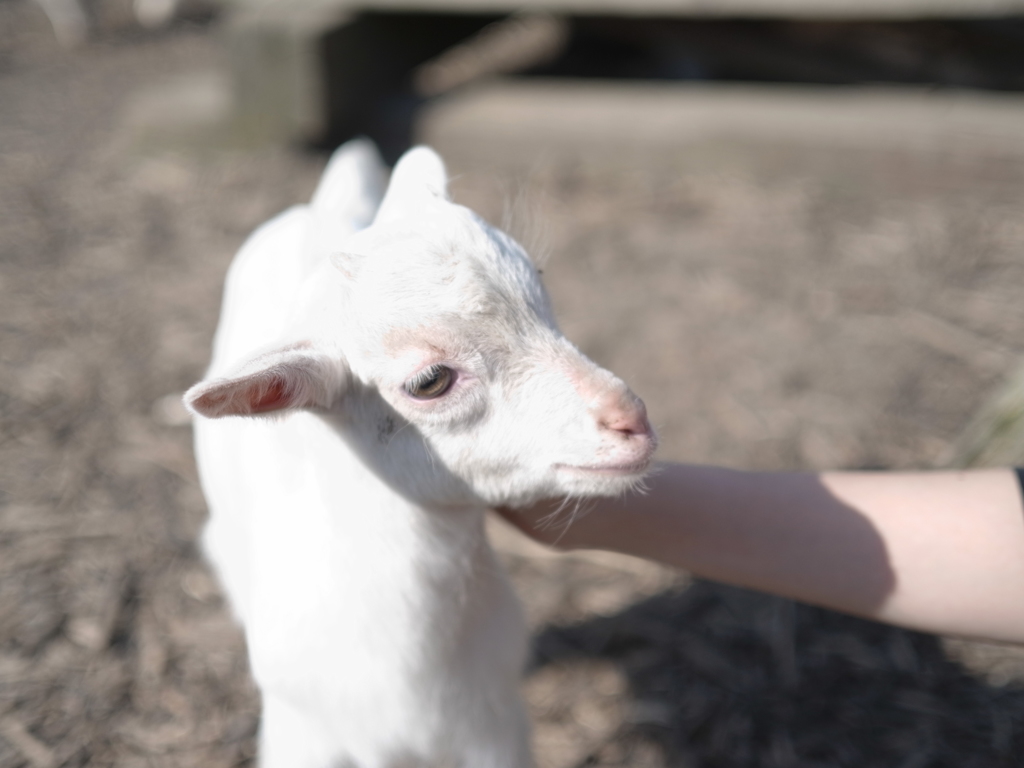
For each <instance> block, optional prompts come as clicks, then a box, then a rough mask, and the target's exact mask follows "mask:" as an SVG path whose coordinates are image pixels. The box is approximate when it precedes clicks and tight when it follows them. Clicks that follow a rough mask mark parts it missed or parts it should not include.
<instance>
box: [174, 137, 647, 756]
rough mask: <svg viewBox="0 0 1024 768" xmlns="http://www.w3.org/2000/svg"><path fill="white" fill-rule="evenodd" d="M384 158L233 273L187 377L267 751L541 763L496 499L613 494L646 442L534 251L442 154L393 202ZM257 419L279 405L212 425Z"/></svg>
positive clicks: (358, 166)
mask: <svg viewBox="0 0 1024 768" xmlns="http://www.w3.org/2000/svg"><path fill="white" fill-rule="evenodd" d="M381 177H382V168H381V166H380V163H379V160H378V159H377V156H376V152H375V150H374V149H373V147H372V145H370V144H369V143H367V142H352V143H350V144H348V145H346V146H345V147H343V148H342V149H340V150H339V151H338V153H337V154H336V155H335V157H334V158H333V159H332V161H331V164H330V166H329V167H328V169H327V171H326V172H325V174H324V178H323V180H322V181H321V184H320V187H319V188H318V189H317V192H316V194H315V196H314V197H313V201H312V204H311V205H310V206H308V207H306V206H301V207H297V208H293V209H291V210H289V211H287V212H286V213H284V214H282V215H281V216H279V217H278V218H276V219H274V220H272V221H271V222H269V223H268V224H266V225H264V226H263V227H261V228H260V229H259V230H257V232H256V233H255V234H254V235H253V236H252V238H251V239H250V240H249V242H248V243H246V245H245V246H244V247H243V248H242V250H241V252H240V253H239V255H238V257H237V258H236V259H235V262H234V264H233V265H232V267H231V271H230V272H229V274H228V279H227V286H226V290H225V297H224V308H223V314H222V317H221V323H220V327H219V329H218V332H217V338H216V342H215V345H214V357H213V363H212V366H211V368H210V372H209V376H208V378H207V379H206V380H205V381H203V382H201V383H199V384H197V385H196V386H195V387H193V388H192V389H191V390H189V392H188V393H187V394H186V402H187V404H188V406H189V407H190V408H191V409H192V410H193V411H194V412H195V413H196V414H198V415H199V416H202V417H206V418H200V419H198V420H197V421H196V423H195V428H196V454H197V457H198V461H199V467H200V471H201V475H202V481H203V487H204V489H205V491H206V495H207V499H208V501H209V505H210V510H211V513H212V519H211V522H210V524H209V527H208V528H207V530H206V533H205V541H204V543H205V547H206V551H207V553H208V555H209V558H210V560H211V561H212V562H213V564H214V566H215V567H216V569H217V571H218V574H219V576H220V577H221V579H222V581H223V583H224V585H225V588H226V591H227V593H228V595H229V597H230V600H231V604H232V607H233V608H234V611H235V613H236V614H237V616H238V618H239V619H240V620H241V622H242V623H243V624H244V626H245V630H246V636H247V639H248V643H249V651H250V657H251V663H252V668H253V673H254V675H255V678H256V681H257V683H258V684H259V687H260V690H261V692H262V695H263V724H262V729H261V746H260V749H261V764H262V766H264V768H329V767H330V768H349V767H353V768H528V767H529V766H531V765H532V764H533V763H532V759H531V755H530V748H529V728H528V724H527V720H526V717H525V714H524V707H523V704H522V701H521V699H520V696H519V693H518V687H519V678H520V674H521V671H522V667H523V663H524V656H525V652H526V632H525V627H524V623H523V620H522V618H521V615H520V611H519V607H518V604H517V602H516V600H515V597H514V596H513V594H512V591H511V589H510V587H509V585H508V583H507V580H506V578H505V576H504V575H503V573H502V570H501V568H500V567H499V565H498V563H497V561H496V559H495V556H494V553H493V552H492V550H491V549H490V547H489V545H488V544H487V541H486V539H485V536H484V526H483V518H484V512H485V509H486V507H487V506H489V505H513V506H514V505H519V504H525V503H528V502H531V501H534V500H537V499H540V498H543V497H552V496H557V495H569V496H586V495H592V494H617V493H621V492H623V491H624V490H626V489H627V488H629V487H630V486H631V485H633V484H634V483H635V482H637V480H638V479H639V478H640V477H641V475H642V474H643V472H644V470H645V469H646V467H647V465H648V462H649V460H650V457H651V454H652V453H653V451H654V446H655V438H654V435H653V433H652V431H651V428H650V426H649V424H648V422H647V418H646V415H645V412H644V407H643V404H642V403H641V402H640V400H639V399H638V398H637V397H636V396H635V395H633V394H632V393H631V392H630V391H629V389H627V387H626V386H625V385H624V384H623V383H622V382H621V381H620V380H619V379H618V378H616V377H615V376H613V375H612V374H611V373H609V372H607V371H605V370H603V369H601V368H598V367H597V366H596V365H595V364H594V363H592V362H591V361H590V360H588V359H587V358H586V357H584V356H583V355H582V354H581V353H580V352H579V351H578V350H577V349H575V348H574V347H573V346H572V345H571V344H570V343H569V342H568V341H566V340H565V338H564V337H563V336H562V335H561V334H560V333H559V331H558V329H557V328H556V326H555V322H554V319H553V317H552V313H551V310H550V307H549V304H548V299H547V296H546V293H545V291H544V289H543V287H542V286H541V283H540V280H539V279H538V276H537V271H536V270H535V269H534V267H533V266H532V265H531V263H530V261H529V259H528V257H527V256H526V254H525V253H524V252H523V250H522V249H521V248H520V247H519V246H518V245H517V244H516V243H515V242H513V241H512V240H511V239H510V238H509V237H507V236H506V235H504V234H502V233H501V232H499V231H497V230H495V229H493V228H492V227H490V226H488V225H487V224H486V223H485V222H483V221H482V220H481V219H480V218H478V217H477V216H476V215H475V214H473V213H472V212H470V211H469V210H467V209H466V208H463V207H460V206H457V205H454V204H452V203H451V202H449V201H448V199H447V197H446V193H445V187H446V183H447V181H446V177H445V171H444V167H443V165H442V163H441V160H440V159H439V158H438V157H437V155H436V154H435V153H434V152H433V151H431V150H429V149H426V148H417V149H414V150H412V151H410V152H409V153H407V154H406V155H405V156H404V157H403V158H402V160H401V161H400V162H399V163H398V165H397V166H396V168H395V170H394V173H393V174H392V178H391V182H390V185H389V187H388V190H387V194H386V196H385V197H384V199H383V201H381V200H380V193H379V191H378V190H379V189H380V179H381ZM378 205H379V209H378ZM371 219H372V223H371ZM267 342H272V343H270V344H269V345H268V344H267ZM259 415H280V416H281V417H280V418H274V419H268V418H229V419H224V420H221V421H212V420H211V419H217V418H219V417H224V416H234V417H253V416H259Z"/></svg>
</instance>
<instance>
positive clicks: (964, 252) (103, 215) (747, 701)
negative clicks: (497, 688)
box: [0, 0, 1024, 768]
mask: <svg viewBox="0 0 1024 768" xmlns="http://www.w3.org/2000/svg"><path fill="white" fill-rule="evenodd" d="M218 56H219V54H218V51H217V48H216V44H215V38H214V37H213V36H212V35H211V33H210V31H209V30H208V29H206V28H203V27H198V26H196V27H189V26H180V27H177V28H175V29H173V30H172V31H171V32H169V33H166V34H163V35H159V36H142V35H137V34H133V35H127V34H126V35H120V36H112V37H110V38H108V39H105V40H101V41H99V42H97V43H96V44H94V45H91V46H89V47H87V48H84V49H82V50H79V51H76V52H64V51H61V50H59V49H57V48H56V47H55V46H54V45H53V43H52V42H51V41H50V40H49V37H48V36H47V34H46V28H45V21H44V20H43V19H42V17H41V16H40V15H39V13H38V11H37V10H36V9H35V8H34V6H31V5H28V4H27V3H25V2H22V1H21V0H0V766H2V767H3V768H18V767H20V766H32V767H33V768H47V767H50V768H55V767H56V766H85V765H91V766H118V768H129V766H132V767H134V766H153V767H156V766H168V767H169V766H176V767H177V766H203V767H204V768H216V766H236V765H249V764H252V756H253V751H254V749H253V745H254V735H255V733H256V728H257V723H258V701H257V697H256V695H255V691H254V688H253V685H252V683H251V681H250V679H249V677H248V673H247V668H246V659H245V651H244V648H243V645H242V643H241V638H240V634H239V632H238V630H237V629H236V628H235V627H234V626H233V624H232V622H231V620H230V619H229V618H228V616H227V614H226V612H225V609H224V604H223V601H222V599H221V596H220V594H219V592H218V589H217V586H216V584H215V583H214V582H213V580H212V579H211V577H210V575H209V572H208V571H207V570H206V568H205V567H204V565H203V564H202V562H201V560H200V558H199V555H198V552H197V549H196V543H195V542H196V537H197V534H198V532H199V530H200V529H201V526H202V524H203V520H204V516H205V508H204V503H203V499H202V495H201V492H200V490H199V487H198V484H197V481H196V475H195V468H194V465H193V462H192V457H191V445H190V438H191V435H190V429H189V426H188V423H187V421H185V420H183V419H182V418H181V413H180V410H179V409H178V407H177V405H176V402H177V400H176V398H177V397H178V395H179V393H180V392H182V391H183V390H184V389H185V388H186V387H187V386H189V385H190V384H192V383H193V382H194V381H195V380H197V378H198V377H199V376H201V374H202V371H203V368H204V366H205V364H206V361H207V357H208V350H209V345H210V338H211V334H212V331H213V328H214V325H215V322H216V313H217V307H218V301H219V293H220V288H221V281H222V278H223V274H224V270H225V268H226V266H227V264H228V262H229V261H230V259H231V257H232V255H233V254H234V251H235V250H236V249H237V247H238V246H239V244H240V243H241V241H242V239H243V238H244V237H245V236H246V234H247V233H248V232H249V231H250V230H251V229H252V228H253V227H254V226H255V225H257V224H258V223H260V222H261V221H263V220H264V219H266V218H267V217H269V216H270V215H272V214H274V213H276V212H278V211H279V210H281V209H282V208H284V207H286V206H288V205H290V204H292V203H294V202H298V201H302V200H305V199H307V198H308V196H309V194H310V192H311V190H312V188H313V185H314V183H315V180H316V178H317V175H318V173H319V170H320V169H321V168H322V166H323V163H324V162H325V159H326V158H325V157H323V156H320V155H316V154H311V153H305V152H301V151H296V150H287V149H282V148H263V149H248V150H242V149H229V148H220V149H218V148H216V147H215V146H206V147H201V146H193V147H192V148H191V149H189V150H184V149H180V148H179V149H174V148H166V147H164V148H160V147H153V146H145V145H144V142H143V143H140V142H139V141H138V136H137V134H136V133H134V132H133V130H132V129H131V127H130V126H129V123H128V121H127V120H126V118H125V114H126V110H127V109H128V108H129V105H130V103H131V102H132V100H133V99H137V98H138V97H139V96H140V95H145V94H146V93H147V92H149V91H151V89H152V88H154V87H155V86H156V85H157V84H158V83H160V82H161V81H163V79H164V78H166V77H168V76H169V75H174V74H177V73H190V72H201V71H204V70H208V69H213V68H216V67H217V66H218V64H219V58H218ZM432 139H433V140H435V141H436V143H437V144H438V146H439V147H440V148H441V149H442V151H443V152H444V153H445V155H446V156H447V158H448V161H449V163H450V166H451V169H452V170H453V172H454V173H455V174H456V176H457V178H456V180H455V182H454V184H453V191H454V194H455V196H456V198H457V199H458V200H459V201H461V202H465V203H467V204H469V205H472V206H473V207H475V208H477V209H478V210H479V211H480V212H481V213H483V214H484V215H485V216H488V217H489V218H491V219H493V220H496V221H500V220H501V219H502V216H503V215H504V212H505V208H506V205H505V201H506V200H507V199H508V198H509V197H515V198H518V197H522V198H523V199H525V200H526V201H527V203H526V204H525V205H524V206H520V207H519V208H520V218H522V211H526V222H527V224H526V226H523V225H517V227H516V230H517V231H518V232H524V231H526V230H528V231H526V234H525V235H524V237H525V239H526V240H527V241H529V242H531V243H536V244H538V245H539V246H540V247H541V249H542V250H543V251H545V252H546V253H547V254H548V258H547V261H546V263H545V277H546V279H547V281H548V284H549V287H550V288H551V291H552V294H553V297H554V300H555V304H556V309H557V310H558V311H559V315H560V317H561V318H562V321H563V325H564V329H565V331H566V333H567V335H568V336H570V338H572V339H574V340H575V341H577V342H578V343H579V344H580V346H581V347H582V348H583V349H584V351H585V352H587V353H588V354H589V355H591V356H592V357H594V358H595V359H596V360H597V361H598V362H600V363H602V364H604V365H606V366H608V367H610V368H612V369H613V370H616V371H617V372H619V373H620V374H622V375H623V376H624V377H625V378H626V379H627V380H628V381H629V382H630V383H631V384H632V385H633V387H634V389H635V390H636V391H637V392H638V393H639V394H641V396H643V397H644V398H645V399H646V401H647V403H648V406H649V409H650V411H651V413H652V417H653V420H654V421H655V424H656V426H657V428H658V429H659V432H660V434H661V437H662V442H663V448H662V454H661V455H662V456H664V457H665V458H673V459H682V460H688V461H699V462H709V463H720V464H725V465H730V466H736V467H745V468H764V469H788V468H816V467H879V468H897V467H899V468H906V467H929V466H935V465H939V464H941V463H942V462H943V461H944V460H945V457H947V456H948V455H949V451H950V447H951V445H952V443H953V441H954V440H955V439H956V437H957V435H958V434H959V433H960V431H961V430H962V429H963V427H964V425H965V424H966V423H967V421H968V420H969V418H970V416H971V414H972V413H973V412H974V410H975V409H976V408H977V407H978V405H979V404H980V403H981V402H982V401H983V399H984V398H985V396H986V395H987V394H988V393H989V391H990V390H991V389H992V388H993V387H994V386H996V385H997V384H998V382H999V381H1000V379H1001V378H1002V377H1003V376H1004V375H1005V374H1006V373H1007V372H1008V371H1009V370H1010V369H1011V368H1012V367H1013V365H1015V363H1016V362H1017V360H1018V359H1019V358H1020V356H1021V354H1022V353H1024V301H1021V298H1020V297H1021V293H1022V289H1024V217H1022V216H1021V201H1022V200H1024V153H1022V154H1018V155H1015V154H1012V153H1010V154H1005V153H1002V154H1001V153H994V152H989V151H987V148H986V147H978V149H977V151H976V152H972V153H968V154H964V153H951V154H947V153H943V152H941V151H928V152H925V151H921V152H917V151H909V150H906V151H900V150H893V149H889V150H884V151H883V150H873V149H871V148H865V149H847V150H841V151H840V150H836V149H830V148H827V147H818V148H809V147H806V146H801V145H798V144H791V145H787V144H785V143H780V142H778V141H776V142H774V143H761V144H758V143H756V142H754V143H749V142H748V143H746V144H743V145H737V144H735V143H729V142H724V141H717V142H715V141H708V142H705V143H703V144H701V145H699V146H694V145H687V146H680V147H678V148H677V149H676V150H673V151H670V152H665V151H660V152H658V153H648V154H646V155H645V154H643V153H640V154H636V153H634V154H631V155H629V156H628V157H627V156H623V155H620V154H617V153H614V152H607V151H594V152H585V151H584V152H577V153H572V154H565V155H547V156H544V157H543V158H542V159H540V160H539V159H538V157H537V156H526V155H524V154H523V153H521V152H520V153H518V154H516V153H512V154H508V155H503V154H502V152H501V149H500V148H495V147H494V146H492V145H489V144H488V143H487V137H480V141H479V142H478V143H476V144H472V143H471V144H466V143H465V142H461V141H454V140H452V141H449V142H448V143H446V139H445V136H443V135H439V136H433V137H432ZM498 535H499V538H500V541H501V542H502V549H503V551H504V557H505V559H506V561H507V563H508V565H509V567H510V569H511V571H512V573H513V576H514V579H515V581H516V583H517V585H518V587H519V588H520V591H521V593H522V595H523V597H524V600H525V602H526V606H527V611H528V614H529V617H530V620H531V622H532V623H533V626H534V627H535V632H536V652H535V658H534V661H533V663H532V666H531V669H530V670H529V673H528V675H527V678H526V683H525V685H526V691H527V695H528V698H529V701H530V705H531V708H532V713H533V717H534V722H535V728H536V741H537V749H538V756H539V762H540V764H541V766H542V767H543V768H576V767H578V768H582V766H634V767H635V768H647V767H648V766H650V768H661V767H662V766H679V767H683V766H686V767H693V768H697V767H699V768H743V767H746V766H750V767H751V768H753V767H757V768H760V767H761V766H764V767H765V768H768V767H769V766H771V767H776V768H790V767H793V768H796V767H797V766H800V767H801V768H803V767H805V766H806V767H808V768H809V767H810V766H821V767H825V766H828V767H829V768H831V767H833V766H837V767H838V766H843V767H844V768H846V767H848V768H867V767H868V766H871V767H875V766H878V767H879V768H881V767H885V768H888V767H889V766H893V767H899V768H925V767H929V768H931V767H933V766H934V767H939V766H949V767H950V768H965V767H971V766H977V767H978V768H992V767H996V766H1021V765H1024V664H1022V662H1021V657H1020V655H1019V654H1016V653H1014V652H1012V651H1011V650H1007V649H1001V648H999V647H996V646H987V645H980V644H965V643H950V642H943V641H941V640H940V639H939V638H935V637H932V636H928V635H923V634H918V633H911V632H905V631H902V630H897V629H893V628H887V627H882V626H879V625H874V624H870V623H868V622H863V621H859V620H855V619H851V618H848V617H844V616H840V615H837V614H832V613H829V612H827V611H822V610H819V609H813V608H808V607H804V606H799V605H795V604H793V603H791V602H788V601H784V600H779V599H774V598H768V597H764V596H759V595H755V594H751V593H748V592H744V591H741V590H736V589H731V588H727V587H722V586H719V585H715V584H710V583H704V582H693V581H690V580H688V579H687V578H686V577H685V576H684V575H682V574H673V573H669V572H667V571H664V570H662V569H659V568H656V567H654V566H649V565H645V564H643V563H639V562H635V561H632V560H628V559H622V558H615V557H611V556H601V555H597V556H573V557H554V556H541V555H537V554H535V553H534V552H533V551H532V550H529V549H527V548H525V547H524V546H523V545H522V544H521V543H520V542H517V541H516V540H515V539H514V538H511V537H510V535H509V534H507V533H501V532H499V534H498Z"/></svg>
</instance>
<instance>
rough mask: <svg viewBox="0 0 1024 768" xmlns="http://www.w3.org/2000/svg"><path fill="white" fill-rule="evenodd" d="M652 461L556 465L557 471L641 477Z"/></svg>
mask: <svg viewBox="0 0 1024 768" xmlns="http://www.w3.org/2000/svg"><path fill="white" fill-rule="evenodd" d="M650 463H651V462H650V460H649V459H648V460H644V461H634V462H631V463H629V464H556V465H555V469H568V470H572V471H575V472H584V473H587V474H593V475H606V476H610V477H626V476H628V475H640V474H643V473H644V472H646V471H647V467H648V466H649V465H650Z"/></svg>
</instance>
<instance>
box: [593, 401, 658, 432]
mask: <svg viewBox="0 0 1024 768" xmlns="http://www.w3.org/2000/svg"><path fill="white" fill-rule="evenodd" d="M597 423H598V426H600V427H601V428H602V429H607V430H610V431H612V432H621V433H622V434H623V435H625V436H627V437H629V436H631V435H649V434H650V433H651V424H650V422H649V421H647V408H646V406H644V401H643V400H641V399H640V398H638V397H636V396H634V395H633V394H632V393H628V394H625V395H620V396H619V397H616V398H614V399H612V400H609V401H607V402H605V403H603V404H602V407H601V408H600V410H599V411H598V412H597Z"/></svg>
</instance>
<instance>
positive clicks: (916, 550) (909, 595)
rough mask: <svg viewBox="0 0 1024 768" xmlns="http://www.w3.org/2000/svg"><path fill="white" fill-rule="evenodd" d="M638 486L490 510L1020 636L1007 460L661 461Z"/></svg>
mask: <svg viewBox="0 0 1024 768" xmlns="http://www.w3.org/2000/svg"><path fill="white" fill-rule="evenodd" d="M645 485H646V491H644V492H632V493H629V494H627V495H626V496H624V497H621V498H616V499H597V500H594V501H590V502H587V503H586V504H585V505H584V507H582V508H581V509H585V510H586V511H585V513H583V514H578V515H575V516H574V519H572V522H571V523H570V524H567V523H568V519H569V518H568V516H567V515H568V514H569V511H568V510H571V509H572V506H571V505H570V506H569V507H568V508H567V509H566V510H564V511H562V512H559V513H557V514H554V515H553V513H554V512H555V511H556V510H558V509H559V508H560V506H564V502H563V501H561V500H554V501H549V502H541V503H539V504H536V505H534V506H533V507H530V508H527V509H522V510H508V509H506V510H500V512H501V514H502V515H503V516H504V517H505V518H506V519H508V520H509V521H510V522H512V523H513V524H515V525H516V526H517V527H519V528H520V529H521V530H523V531H524V532H525V533H527V534H528V535H530V536H531V537H533V538H535V539H537V540H539V541H542V542H544V543H547V544H550V545H552V546H555V547H558V548H560V549H565V550H571V549H604V550H610V551H614V552H621V553H624V554H628V555H634V556H637V557H643V558H646V559H649V560H655V561H658V562H661V563H665V564H667V565H671V566H674V567H678V568H682V569H685V570H687V571H689V572H691V573H693V574H696V575H698V576H703V577H706V578H709V579H715V580H717V581H723V582H727V583H729V584H735V585H739V586H744V587H750V588H752V589H758V590H762V591H765V592H770V593H773V594H777V595H782V596H785V597H791V598H794V599H797V600H801V601H804V602H807V603H811V604H814V605H820V606H825V607H828V608H832V609H835V610H839V611H843V612H846V613H851V614H855V615H858V616H863V617H866V618H870V619H875V620H878V621H884V622H888V623H891V624H897V625H900V626H904V627H909V628H912V629H920V630H925V631H929V632H936V633H940V634H945V635H955V636H961V637H973V638H980V639H988V640H996V641H1003V642H1011V643H1024V504H1022V500H1021V491H1020V485H1019V483H1018V481H1017V477H1016V475H1015V473H1014V472H1013V471H1011V470H1008V469H992V470H969V471H963V472H954V471H943V472H823V473H820V474H798V473H773V472H742V471H735V470H728V469H721V468H717V467H705V466H694V465H687V464H672V463H662V464H659V465H658V466H656V467H655V469H654V471H653V473H652V474H651V476H650V477H648V479H647V481H646V483H645Z"/></svg>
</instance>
